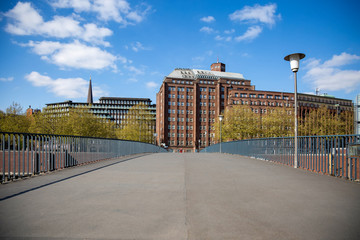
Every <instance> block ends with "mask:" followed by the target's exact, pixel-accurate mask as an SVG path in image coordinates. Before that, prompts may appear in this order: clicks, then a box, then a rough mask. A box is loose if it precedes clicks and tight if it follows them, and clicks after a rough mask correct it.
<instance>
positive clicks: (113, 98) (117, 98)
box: [99, 97, 151, 101]
mask: <svg viewBox="0 0 360 240" xmlns="http://www.w3.org/2000/svg"><path fill="white" fill-rule="evenodd" d="M99 100H128V101H151V99H150V98H125V97H101V98H99Z"/></svg>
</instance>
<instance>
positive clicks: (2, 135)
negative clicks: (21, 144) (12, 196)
mask: <svg viewBox="0 0 360 240" xmlns="http://www.w3.org/2000/svg"><path fill="white" fill-rule="evenodd" d="M1 138H2V144H1V146H2V147H1V150H2V155H3V156H2V157H3V172H2V178H1V182H2V183H3V182H5V174H6V169H5V167H6V166H5V152H6V150H5V133H2V134H1Z"/></svg>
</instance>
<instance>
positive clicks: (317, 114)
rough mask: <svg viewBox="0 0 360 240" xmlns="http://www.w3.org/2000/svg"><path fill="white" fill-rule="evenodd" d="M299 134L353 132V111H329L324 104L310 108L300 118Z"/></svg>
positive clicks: (340, 133)
mask: <svg viewBox="0 0 360 240" xmlns="http://www.w3.org/2000/svg"><path fill="white" fill-rule="evenodd" d="M299 132H300V134H299V135H305V136H313V135H343V134H352V133H353V112H350V111H344V112H341V113H340V112H338V110H337V111H336V112H335V111H330V110H329V109H328V108H327V107H326V106H322V107H320V108H318V109H311V110H310V111H309V112H307V113H306V114H305V116H304V119H302V120H301V124H300V125H299Z"/></svg>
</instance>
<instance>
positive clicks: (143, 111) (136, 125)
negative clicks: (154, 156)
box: [116, 104, 155, 143]
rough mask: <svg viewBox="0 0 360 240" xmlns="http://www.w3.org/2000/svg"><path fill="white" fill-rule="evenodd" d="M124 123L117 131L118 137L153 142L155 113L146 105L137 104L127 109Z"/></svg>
mask: <svg viewBox="0 0 360 240" xmlns="http://www.w3.org/2000/svg"><path fill="white" fill-rule="evenodd" d="M123 121H124V123H123V124H122V125H121V127H120V129H119V130H118V131H117V134H116V136H117V137H118V138H120V139H125V140H133V141H141V142H148V143H153V141H154V132H155V115H154V114H152V113H151V111H150V109H149V108H148V106H146V105H144V104H138V105H135V106H133V107H132V108H130V109H129V112H128V113H127V114H126V116H125V120H123Z"/></svg>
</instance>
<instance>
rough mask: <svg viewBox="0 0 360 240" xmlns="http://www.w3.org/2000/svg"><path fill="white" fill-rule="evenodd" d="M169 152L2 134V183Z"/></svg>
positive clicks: (56, 137)
mask: <svg viewBox="0 0 360 240" xmlns="http://www.w3.org/2000/svg"><path fill="white" fill-rule="evenodd" d="M155 152H166V150H165V149H163V148H161V147H158V146H155V145H152V144H148V143H143V142H134V141H127V140H117V139H105V138H92V137H79V136H63V135H47V134H30V133H9V132H0V181H1V183H3V182H5V181H9V180H13V179H16V178H22V177H27V176H32V175H34V174H40V173H43V172H48V171H54V170H59V169H63V168H67V167H72V166H77V165H81V164H84V163H88V162H94V161H98V160H103V159H109V158H116V157H120V156H125V155H131V154H137V153H155Z"/></svg>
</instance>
